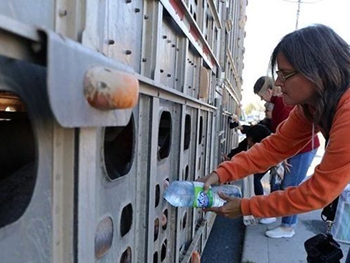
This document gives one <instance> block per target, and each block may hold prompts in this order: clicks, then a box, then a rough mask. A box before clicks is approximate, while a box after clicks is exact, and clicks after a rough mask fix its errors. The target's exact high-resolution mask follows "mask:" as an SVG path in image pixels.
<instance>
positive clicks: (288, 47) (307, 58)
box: [270, 24, 350, 134]
mask: <svg viewBox="0 0 350 263" xmlns="http://www.w3.org/2000/svg"><path fill="white" fill-rule="evenodd" d="M279 53H281V54H283V55H284V56H285V58H286V59H287V60H288V62H289V63H290V64H291V65H292V66H293V67H294V69H295V70H297V71H298V72H299V73H300V74H302V75H303V76H304V77H306V78H307V79H309V80H310V81H312V82H313V83H314V84H315V90H316V93H317V94H318V97H317V98H316V111H315V112H314V113H312V112H311V111H310V109H309V107H308V105H301V107H302V108H303V111H304V114H305V116H306V117H307V118H308V119H310V120H311V121H313V123H315V124H316V125H320V126H321V127H322V128H323V129H324V130H325V131H326V133H327V134H329V131H330V129H331V126H332V121H333V117H334V113H335V109H336V107H337V104H338V101H339V99H340V97H341V96H342V95H343V94H344V93H345V91H346V90H347V89H348V88H349V82H350V48H349V45H348V44H347V43H346V41H345V40H343V39H342V38H341V37H340V36H339V35H338V34H337V33H335V32H334V31H333V30H332V29H331V28H329V27H327V26H325V25H321V24H315V25H312V26H308V27H305V28H302V29H299V30H297V31H294V32H292V33H290V34H288V35H286V36H285V37H283V38H282V40H281V41H280V42H279V44H278V45H277V46H276V47H275V49H274V51H273V53H272V55H271V59H270V66H271V70H272V74H273V75H274V71H275V69H276V63H277V62H276V60H277V55H278V54H279Z"/></svg>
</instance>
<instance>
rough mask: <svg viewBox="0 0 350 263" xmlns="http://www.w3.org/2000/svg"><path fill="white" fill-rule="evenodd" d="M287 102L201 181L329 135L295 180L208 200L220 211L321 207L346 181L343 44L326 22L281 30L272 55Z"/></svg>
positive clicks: (264, 212)
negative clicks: (317, 159)
mask: <svg viewBox="0 0 350 263" xmlns="http://www.w3.org/2000/svg"><path fill="white" fill-rule="evenodd" d="M270 62H271V69H272V70H273V71H274V70H277V72H276V73H277V78H276V81H275V85H276V86H280V87H281V90H282V93H283V100H284V102H285V103H286V104H287V105H297V106H296V107H295V108H294V109H293V110H292V112H291V113H290V115H289V117H288V118H287V119H286V120H285V121H284V122H282V123H281V124H280V125H279V126H278V127H277V130H276V133H274V134H272V135H271V136H269V137H267V138H266V139H264V140H262V142H261V143H258V144H255V145H254V146H253V147H252V148H250V150H248V151H246V152H242V153H240V154H237V155H236V156H235V157H233V158H232V159H231V160H230V161H226V162H223V163H222V164H220V165H219V167H218V168H217V169H216V170H215V171H214V172H212V173H211V174H209V175H207V176H206V177H204V178H203V179H201V181H204V182H205V185H204V188H205V189H208V187H209V186H210V185H212V184H216V183H224V182H227V181H235V180H238V179H241V178H243V177H245V176H247V175H250V174H254V173H257V172H261V171H265V170H267V169H268V168H269V167H271V166H273V165H275V164H277V163H279V162H281V161H283V160H285V159H287V158H289V157H290V156H294V155H295V154H297V153H298V152H299V151H300V150H301V149H302V148H303V147H304V146H305V145H306V144H308V143H309V142H310V140H311V139H312V138H313V137H314V135H315V134H316V133H317V132H319V131H320V132H321V133H322V134H323V136H324V137H325V138H326V140H327V141H328V144H327V146H326V149H325V153H324V156H323V159H322V161H321V163H320V164H319V165H318V166H316V168H315V171H314V174H313V176H311V177H310V179H308V180H306V181H305V182H303V183H302V184H300V185H299V186H295V187H288V188H286V189H285V190H284V191H275V192H273V193H271V194H270V195H267V196H254V197H252V198H250V199H248V198H244V199H239V198H227V197H224V196H222V197H223V198H224V199H225V200H227V201H228V202H227V203H226V204H225V205H223V206H222V207H216V208H214V207H213V208H209V209H207V210H208V211H213V212H216V213H217V214H219V215H222V216H225V217H231V218H233V217H238V216H242V215H253V216H255V217H274V216H288V215H293V214H299V213H303V212H308V211H311V210H316V209H320V208H323V207H325V206H326V205H328V204H329V203H331V202H332V201H333V200H334V199H335V198H336V197H337V196H339V195H340V194H341V192H342V191H343V189H344V188H345V187H346V186H347V184H348V183H349V181H350V136H349V134H350V49H349V45H348V44H347V43H346V41H344V40H343V39H342V38H341V37H340V36H339V35H338V34H336V33H335V32H334V31H333V30H332V29H331V28H329V27H327V26H324V25H320V24H318V25H313V26H309V27H306V28H302V29H299V30H297V31H294V32H292V33H290V34H288V35H286V36H285V37H284V38H283V39H282V40H281V41H280V42H279V44H278V45H277V46H276V47H275V49H274V51H273V53H272V55H271V61H270Z"/></svg>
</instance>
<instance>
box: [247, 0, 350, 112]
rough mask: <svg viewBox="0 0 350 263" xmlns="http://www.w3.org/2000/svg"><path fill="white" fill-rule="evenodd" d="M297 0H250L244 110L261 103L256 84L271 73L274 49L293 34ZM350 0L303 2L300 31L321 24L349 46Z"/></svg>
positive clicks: (299, 23)
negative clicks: (248, 105) (260, 78)
mask: <svg viewBox="0 0 350 263" xmlns="http://www.w3.org/2000/svg"><path fill="white" fill-rule="evenodd" d="M297 10H298V0H249V1H248V6H247V9H246V15H247V22H246V26H245V31H246V37H245V39H244V46H245V54H244V69H243V85H242V88H243V95H242V104H243V108H244V107H245V106H246V105H247V104H249V103H251V102H253V103H261V101H260V98H259V97H258V96H257V95H254V93H253V86H254V83H255V81H256V80H257V79H258V78H259V77H260V76H263V75H266V74H267V72H268V63H269V59H270V55H271V53H272V51H273V49H274V47H275V46H276V45H277V44H278V42H279V41H280V40H281V38H282V37H283V36H284V35H286V34H288V33H290V32H292V31H294V30H295V28H296V21H297ZM349 10H350V0H304V1H302V3H301V4H300V12H299V18H298V28H302V27H305V26H308V25H311V24H314V23H322V24H325V25H328V26H330V27H331V28H333V29H334V30H335V31H336V32H337V33H338V34H339V35H340V36H341V37H343V38H344V39H345V40H346V41H347V42H348V43H350V15H349Z"/></svg>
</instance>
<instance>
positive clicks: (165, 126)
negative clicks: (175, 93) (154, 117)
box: [158, 111, 171, 160]
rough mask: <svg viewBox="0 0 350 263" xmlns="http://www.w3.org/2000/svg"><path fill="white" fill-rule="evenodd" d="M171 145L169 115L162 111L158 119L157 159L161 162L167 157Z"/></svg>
mask: <svg viewBox="0 0 350 263" xmlns="http://www.w3.org/2000/svg"><path fill="white" fill-rule="evenodd" d="M170 145H171V115H170V112H168V111H164V112H163V113H162V115H161V117H160V122H159V130H158V159H159V160H162V159H164V158H166V157H168V156H169V153H170Z"/></svg>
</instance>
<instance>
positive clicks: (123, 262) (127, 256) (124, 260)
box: [120, 247, 132, 263]
mask: <svg viewBox="0 0 350 263" xmlns="http://www.w3.org/2000/svg"><path fill="white" fill-rule="evenodd" d="M131 262H132V252H131V248H130V247H128V248H127V249H126V250H125V251H124V252H123V254H122V257H121V258H120V263H131Z"/></svg>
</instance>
